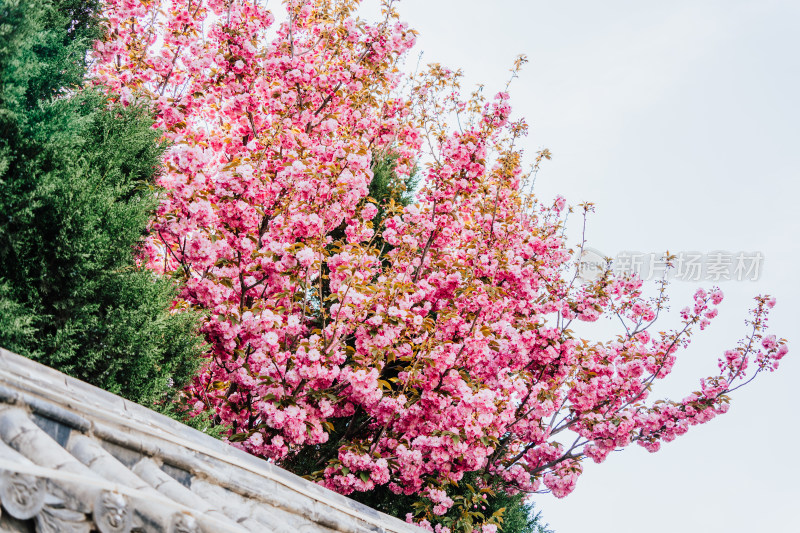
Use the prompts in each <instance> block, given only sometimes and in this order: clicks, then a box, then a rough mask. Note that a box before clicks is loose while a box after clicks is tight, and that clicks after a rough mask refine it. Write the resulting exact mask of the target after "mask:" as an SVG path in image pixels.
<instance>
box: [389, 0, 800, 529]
mask: <svg viewBox="0 0 800 533" xmlns="http://www.w3.org/2000/svg"><path fill="white" fill-rule="evenodd" d="M400 11H401V13H402V14H403V18H404V19H405V20H406V21H408V22H409V23H410V24H411V26H412V27H414V28H415V29H417V30H418V31H419V32H420V37H419V41H418V42H419V44H418V50H423V51H424V53H425V55H424V61H436V62H441V63H443V64H446V65H448V66H450V67H453V68H461V69H463V70H464V72H465V74H466V80H467V82H468V83H478V82H480V83H485V84H486V86H487V90H490V91H492V92H495V91H496V90H499V89H500V88H502V86H503V84H504V83H505V80H506V79H507V69H508V67H509V66H510V65H511V63H512V61H513V59H514V57H515V55H516V54H518V53H525V54H527V55H528V57H529V58H530V63H529V64H528V65H527V66H526V68H525V70H524V71H523V73H522V76H521V77H520V79H518V80H516V81H515V83H514V84H513V86H512V89H511V93H512V104H513V105H514V108H515V112H516V113H517V115H522V116H525V117H526V118H527V119H528V121H529V123H530V124H531V135H530V137H529V139H528V146H529V149H530V152H531V153H532V152H534V151H535V150H537V149H539V148H542V147H547V148H549V149H550V150H551V151H552V152H553V154H554V157H553V160H552V161H551V162H549V163H547V164H546V165H545V166H544V168H543V169H542V171H541V172H540V174H539V178H538V181H537V189H538V193H539V195H540V196H543V197H546V198H547V197H552V196H554V195H555V194H563V195H564V196H566V198H567V200H568V201H569V202H570V203H572V204H577V203H579V202H582V201H585V200H590V201H593V202H595V203H596V204H597V213H596V214H595V215H594V216H593V217H592V219H591V220H590V224H589V232H588V237H589V241H590V245H591V246H593V247H595V248H597V249H599V250H601V251H603V252H604V253H605V254H607V255H609V256H615V255H616V254H617V253H618V252H620V251H623V250H630V251H642V252H660V251H663V250H666V249H669V250H670V251H671V252H679V251H699V252H704V253H709V252H713V251H718V250H722V251H729V252H738V251H751V252H761V253H762V254H763V256H764V262H763V264H762V266H763V272H762V275H761V276H760V279H759V280H758V281H741V282H735V281H729V282H725V283H722V284H721V287H722V288H723V290H724V291H725V294H726V302H725V303H723V306H722V308H721V313H720V317H719V318H718V319H717V320H716V321H715V322H714V324H713V325H712V326H711V328H710V329H709V330H707V331H706V332H704V333H705V334H703V335H700V336H698V337H696V338H695V340H694V342H693V345H692V347H691V348H690V350H689V352H686V353H684V354H683V360H682V361H681V360H680V358H679V361H680V362H679V363H678V365H677V366H676V370H675V372H674V374H673V376H672V377H671V378H670V379H669V380H668V381H667V382H665V383H663V385H661V386H660V388H659V389H657V392H659V393H660V394H662V395H666V396H670V397H672V398H674V399H679V398H681V397H683V396H684V395H685V394H686V393H687V392H689V391H691V390H695V389H696V388H697V378H699V377H702V376H706V375H710V374H711V373H713V372H714V371H715V369H716V359H717V357H718V356H719V354H720V353H721V352H722V351H723V350H724V349H726V348H728V347H732V346H733V345H734V344H735V341H736V340H737V339H738V338H739V337H741V336H742V334H743V333H744V324H743V320H744V318H745V317H746V311H747V309H748V307H749V305H750V301H751V298H752V297H753V296H754V295H756V294H758V293H770V294H773V295H775V296H777V297H778V306H777V307H776V308H775V309H774V313H773V318H772V321H771V325H772V329H773V332H774V333H776V334H778V336H783V337H786V338H788V339H789V341H790V343H791V342H792V341H795V342H796V341H797V335H796V334H795V333H796V331H797V329H796V326H797V324H798V318H799V317H800V313H798V311H797V309H798V302H800V290H799V289H798V267H800V246H798V244H797V236H798V234H800V231H798V230H800V222H798V218H797V215H796V212H797V209H796V205H797V202H798V199H799V195H798V193H800V186H798V178H800V106H798V103H797V98H798V95H800V54H799V53H798V52H800V2H797V1H796V0H794V1H789V0H785V1H779V0H774V1H770V0H758V1H755V0H751V1H737V0H725V1H704V0H693V1H682V0H673V1H671V2H653V1H642V0H638V1H617V0H606V1H603V2H597V1H569V0H563V1H560V2H555V1H549V2H544V1H539V0H535V1H511V0H497V1H494V2H474V1H469V0H457V1H454V0H402V1H401V2H400ZM710 284H711V283H710V282H705V283H694V282H675V283H674V284H673V286H672V288H673V291H672V294H673V298H672V302H673V307H674V308H675V310H677V309H680V308H681V307H683V305H684V303H685V302H687V300H688V298H689V297H690V294H691V293H692V292H693V291H694V290H696V288H697V287H699V286H704V285H710ZM798 350H800V349H798V347H797V345H796V344H793V343H792V344H790V353H789V355H788V356H787V358H786V359H784V361H783V366H782V367H781V369H780V370H779V371H778V372H777V373H775V374H768V375H764V376H761V379H759V380H757V381H756V382H755V383H753V384H751V385H750V386H749V387H748V388H747V389H744V390H741V391H738V392H737V394H736V395H735V397H734V401H733V405H732V408H731V411H730V412H729V413H728V414H726V415H725V416H722V417H719V418H717V419H716V420H714V421H712V422H711V423H709V424H707V425H705V426H703V427H697V428H693V429H692V431H690V432H689V433H688V434H687V435H685V436H683V437H681V438H679V439H678V440H677V441H675V442H673V443H670V444H666V445H665V446H664V447H663V448H662V450H661V451H660V452H658V453H657V454H654V455H652V454H649V453H647V452H646V451H644V450H643V449H641V448H639V447H638V446H637V447H634V448H631V449H628V450H625V451H623V452H619V453H617V454H614V455H612V457H610V458H609V459H608V460H607V461H606V462H605V463H603V464H602V465H597V466H595V465H593V464H587V468H586V472H585V474H584V475H583V477H582V478H581V479H580V481H579V482H578V486H577V489H576V490H575V492H574V493H573V494H571V495H570V496H568V497H567V498H565V499H563V500H557V499H556V498H554V497H552V496H550V495H545V496H539V497H537V499H536V505H537V507H538V508H539V509H541V510H542V511H543V513H544V516H545V518H546V520H547V521H549V522H550V524H551V526H552V527H553V528H554V529H555V530H556V531H557V532H558V533H602V532H614V533H627V532H639V531H646V532H648V533H660V532H674V531H678V530H680V531H688V532H704V533H713V532H724V533H738V532H748V533H751V532H754V531H769V532H775V533H780V532H795V531H800V519H798V517H797V514H796V508H797V505H798V503H797V502H798V501H800V488H798V486H799V484H800V459H799V457H800V455H799V454H798V453H797V451H798V446H799V445H798V441H800V429H798V427H799V426H800V414H798V409H797V406H795V405H794V404H795V402H796V401H797V400H796V399H795V398H796V397H797V395H798V394H800V387H798V386H797V383H798V378H800V362H798V359H799V358H800V353H798Z"/></svg>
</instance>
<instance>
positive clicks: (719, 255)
mask: <svg viewBox="0 0 800 533" xmlns="http://www.w3.org/2000/svg"><path fill="white" fill-rule="evenodd" d="M763 267H764V254H763V253H761V252H742V251H740V252H727V251H714V252H705V253H704V252H677V253H673V254H671V258H670V261H667V258H666V256H665V255H664V253H663V252H659V253H653V252H636V251H630V250H626V251H622V252H619V253H617V255H616V257H610V256H608V255H606V254H604V253H603V252H601V251H599V250H597V249H595V248H589V247H586V248H584V249H583V252H582V253H581V254H580V258H579V264H578V277H579V278H580V279H582V280H584V281H595V280H597V279H598V278H600V276H602V275H603V273H604V272H605V271H606V269H608V268H611V271H612V272H613V273H614V275H615V276H617V277H623V276H630V275H633V274H635V275H638V276H639V278H641V279H642V280H643V281H647V280H654V279H664V278H666V279H668V280H677V281H712V282H720V281H756V280H758V279H759V276H761V272H762V270H763Z"/></svg>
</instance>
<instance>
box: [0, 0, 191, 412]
mask: <svg viewBox="0 0 800 533" xmlns="http://www.w3.org/2000/svg"><path fill="white" fill-rule="evenodd" d="M96 8H97V6H96V2H93V1H89V2H86V1H82V0H54V1H47V0H35V1H30V0H0V21H2V22H1V23H0V132H2V134H1V135H2V136H1V137H0V213H2V215H1V216H2V219H0V220H1V221H0V346H2V347H3V348H6V349H9V350H11V351H14V352H17V353H20V354H22V355H26V356H28V357H31V358H33V359H35V360H37V361H40V362H42V363H44V364H46V365H48V366H51V367H53V368H56V369H58V370H61V371H63V372H65V373H67V374H70V375H72V376H75V377H77V378H79V379H82V380H84V381H87V382H89V383H92V384H94V385H97V386H99V387H101V388H103V389H106V390H108V391H110V392H112V393H115V394H119V395H121V396H123V397H125V398H128V399H130V400H133V401H135V402H138V403H141V404H144V405H146V406H148V407H153V408H156V409H158V410H161V411H165V412H168V413H169V412H172V411H174V406H173V404H172V402H171V401H170V397H172V396H175V395H176V394H178V392H179V391H180V390H181V389H182V388H183V386H185V385H186V384H187V382H188V380H189V379H190V378H191V376H192V375H193V374H194V372H196V370H197V368H198V366H197V365H198V362H199V353H200V342H199V337H198V336H197V335H196V333H195V329H196V318H195V316H194V315H193V314H192V313H189V314H187V313H171V312H170V306H171V304H172V301H173V299H174V294H175V289H174V286H173V282H172V280H169V279H166V278H159V277H157V276H156V275H154V274H153V273H152V272H151V271H149V270H145V269H143V268H140V266H139V264H138V261H137V257H136V254H137V247H138V246H140V242H141V240H142V237H143V236H144V234H145V231H146V227H147V223H148V220H149V217H150V216H151V214H152V210H153V207H154V206H155V203H156V194H155V190H154V189H153V188H152V182H153V178H154V174H155V173H156V170H157V169H158V166H159V162H160V158H161V155H162V153H163V149H164V147H163V146H162V145H161V144H159V142H158V141H157V139H158V136H159V133H158V132H157V131H155V130H153V129H152V123H153V121H152V118H151V116H150V114H149V112H147V111H146V110H143V109H141V108H137V107H135V106H131V107H127V108H123V107H121V106H120V107H113V108H108V107H107V105H106V104H107V100H106V98H105V97H104V96H102V95H101V94H100V93H99V92H97V91H93V90H90V89H83V88H81V85H82V83H83V77H84V73H85V69H86V64H85V60H86V57H87V52H88V50H89V48H90V46H91V43H92V41H93V40H94V39H95V38H96V37H97V36H98V35H99V33H98V26H97V22H96V20H95V13H96Z"/></svg>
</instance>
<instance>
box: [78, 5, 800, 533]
mask: <svg viewBox="0 0 800 533" xmlns="http://www.w3.org/2000/svg"><path fill="white" fill-rule="evenodd" d="M262 4H263V3H261V2H253V1H243V0H192V1H191V2H189V1H188V0H147V1H145V0H142V1H139V0H107V2H106V8H105V11H104V15H105V16H106V18H107V20H108V26H107V28H108V32H107V34H106V38H105V39H104V40H102V41H100V42H98V43H97V44H96V46H95V54H94V58H95V67H94V70H93V74H94V80H95V81H96V82H97V83H98V84H103V85H105V86H107V87H109V88H110V94H111V95H112V96H113V97H116V98H119V99H120V100H121V101H122V102H124V103H130V102H149V103H150V105H152V108H153V110H154V113H155V115H156V123H157V127H159V128H161V130H162V131H163V132H164V138H165V140H167V141H168V142H169V143H170V146H171V147H170V149H169V150H168V152H167V153H166V155H165V158H164V173H163V175H162V176H161V178H160V185H161V186H162V187H163V189H164V192H163V193H162V198H161V203H160V206H159V208H158V212H157V214H156V216H155V219H154V220H153V222H152V226H151V234H150V237H149V238H148V241H147V245H146V249H145V254H146V260H147V264H148V265H149V267H150V268H152V269H153V270H154V271H155V272H158V273H163V274H169V275H174V276H178V277H179V278H181V279H182V280H183V282H184V283H183V286H182V287H183V288H182V292H181V294H180V301H179V302H177V307H181V306H184V307H185V306H191V307H193V308H198V309H202V310H204V311H205V312H206V317H207V318H206V320H205V322H204V324H203V333H204V335H205V338H206V340H207V342H208V346H209V351H208V360H207V364H206V365H205V367H204V368H203V370H202V372H201V373H200V374H199V375H198V376H197V378H196V380H195V382H194V385H193V387H192V389H191V391H189V392H190V394H191V395H192V396H193V397H194V398H195V399H196V407H197V409H198V410H210V411H212V412H213V413H214V415H215V416H216V417H217V419H218V420H219V421H220V423H221V424H224V425H225V426H226V427H227V428H229V439H230V440H231V441H232V442H235V443H236V445H237V446H240V447H242V448H244V449H245V450H247V451H249V452H251V453H254V454H256V455H260V456H264V457H268V458H270V459H273V460H275V461H278V462H281V461H287V460H289V459H291V458H292V457H293V456H294V454H296V453H297V452H299V451H300V450H303V449H304V448H305V447H308V446H317V445H322V444H325V443H328V441H329V440H330V439H335V440H333V441H332V442H333V443H334V444H336V446H335V447H334V448H333V452H332V453H331V455H330V457H323V458H322V459H323V462H322V466H323V469H322V470H321V472H322V473H321V474H320V475H319V478H318V479H319V481H320V482H321V483H323V484H324V485H325V486H328V487H330V488H332V489H334V490H337V491H339V492H342V493H345V494H348V493H350V492H352V491H365V490H370V489H372V488H374V487H375V486H377V485H385V484H388V486H389V487H390V488H391V490H393V491H395V492H397V493H401V492H402V493H406V494H414V493H419V494H424V495H426V496H427V497H428V498H429V499H430V500H431V502H432V505H433V512H434V513H435V514H437V515H440V514H443V513H445V512H446V511H447V509H448V508H449V507H450V506H451V505H452V503H453V502H452V500H450V498H448V497H447V495H446V494H445V493H444V492H443V491H442V487H443V486H445V485H446V484H447V483H449V482H457V481H459V480H460V479H461V478H462V476H463V475H464V474H465V473H467V472H481V473H482V475H484V476H485V477H486V479H489V478H491V480H492V481H495V482H496V481H500V482H502V483H504V484H505V485H506V486H507V488H508V490H511V491H529V492H533V491H538V490H550V491H552V492H553V494H555V495H556V496H559V497H561V496H565V495H566V494H568V493H569V492H570V491H571V490H572V489H573V488H574V486H575V483H576V480H577V478H578V477H579V476H580V474H581V472H582V468H581V460H582V459H583V458H585V457H590V458H592V459H593V460H595V461H597V462H600V461H603V460H604V459H605V458H606V457H607V456H608V454H609V453H610V452H611V451H613V450H616V449H619V448H624V447H626V446H628V445H629V444H631V443H633V442H637V443H638V444H640V445H642V446H645V447H646V448H647V449H649V450H651V451H655V450H657V449H658V447H659V446H660V443H661V442H665V441H670V440H672V439H674V438H675V437H676V436H678V435H681V434H683V433H685V432H686V431H687V429H688V427H689V426H691V425H694V424H699V423H703V422H706V421H708V420H710V419H711V418H713V417H714V416H716V415H717V414H720V413H724V412H725V410H726V409H727V405H728V403H727V402H728V396H727V395H728V393H729V392H731V391H732V390H734V389H735V388H737V387H738V386H741V384H743V383H745V382H746V381H747V380H749V379H752V378H753V377H754V376H755V374H757V373H758V372H759V371H761V370H764V369H767V370H774V369H775V368H777V365H778V361H779V360H780V358H781V357H783V356H784V355H785V354H786V351H787V348H786V342H785V341H784V340H783V339H777V338H776V337H775V336H771V335H770V336H764V334H763V330H764V327H765V325H766V315H767V311H768V309H769V308H771V307H772V305H774V300H772V299H769V298H759V299H758V305H757V307H756V309H755V311H754V315H753V319H752V321H751V325H752V326H753V327H752V331H751V332H750V333H749V335H748V336H747V337H746V338H745V339H744V341H742V342H741V343H740V345H739V346H738V347H736V348H734V349H733V350H730V351H728V352H726V353H725V356H724V357H723V358H722V359H721V360H720V374H719V375H717V376H712V377H710V378H707V379H705V380H704V381H703V382H702V383H701V390H699V391H697V392H694V393H692V394H690V395H689V396H687V398H686V399H684V400H682V401H680V402H670V401H666V402H665V401H654V402H651V401H650V399H649V391H650V388H651V384H652V383H653V381H654V380H656V379H663V378H664V377H666V376H667V375H668V374H669V373H670V371H671V369H672V367H673V365H674V363H675V358H676V356H677V354H678V353H679V351H680V350H682V349H684V348H686V346H687V345H688V342H689V338H690V335H691V334H692V333H693V332H694V330H695V328H699V329H701V330H702V329H705V328H706V327H707V326H708V325H709V324H710V323H711V321H712V320H713V319H714V318H715V317H716V316H717V307H716V306H717V305H718V304H720V302H721V301H722V293H721V292H720V291H719V290H718V289H714V290H712V291H711V292H708V293H707V292H705V291H698V293H697V294H696V295H695V298H694V304H693V306H691V307H687V308H686V309H684V310H683V311H682V313H681V317H682V325H681V327H679V328H678V329H676V330H672V331H665V332H659V333H655V332H654V330H653V328H651V326H652V325H653V324H654V323H655V322H656V320H657V319H658V317H659V313H660V312H661V311H663V309H664V302H665V300H664V298H663V297H660V298H656V299H647V298H644V297H643V296H642V292H641V282H640V281H638V280H636V279H628V278H625V279H620V278H615V277H614V276H613V275H611V273H607V275H604V276H601V277H600V278H599V279H598V280H596V281H594V282H591V283H585V284H580V283H577V282H576V276H575V274H576V271H575V269H576V265H575V264H574V263H573V261H571V259H570V258H571V257H572V253H571V250H570V249H569V247H568V245H567V243H565V241H564V237H563V234H564V233H563V223H564V217H565V213H566V206H565V201H564V199H563V198H558V199H556V201H555V202H554V203H553V204H552V205H550V206H547V205H545V204H542V203H539V202H537V201H536V199H535V198H534V197H533V196H531V195H527V194H523V193H522V190H523V187H524V185H525V184H526V183H528V182H529V178H530V175H529V174H528V173H526V172H525V171H524V170H523V161H522V153H521V151H520V149H519V148H518V147H517V146H518V143H515V141H517V140H518V138H519V137H521V136H523V135H524V134H525V132H526V130H527V128H526V126H525V124H524V122H523V121H512V120H511V118H510V113H511V108H510V105H509V98H508V95H507V94H506V93H500V94H499V95H497V97H496V98H494V99H493V100H491V101H488V102H486V101H483V99H482V96H481V95H480V93H476V94H475V95H473V97H471V98H469V99H466V100H464V99H462V98H461V96H460V93H459V92H458V75H457V74H456V73H453V72H451V71H449V70H447V69H445V68H443V67H441V66H438V65H433V66H431V68H430V69H429V70H428V71H427V72H425V73H423V74H422V75H419V76H417V77H415V78H413V79H411V80H410V81H409V85H408V87H406V86H401V84H400V82H401V77H400V74H399V72H400V70H399V68H398V64H399V62H400V61H401V60H402V58H403V57H404V56H405V54H406V52H407V51H408V50H409V49H410V48H411V47H412V45H413V44H414V32H413V31H411V30H409V29H408V28H407V27H406V26H405V25H404V24H402V23H400V22H399V21H398V20H397V18H396V13H395V12H394V11H393V8H392V7H391V4H388V5H387V10H386V12H385V18H384V19H383V20H381V21H379V22H377V23H374V24H370V23H366V22H364V21H362V20H359V19H358V18H357V17H356V15H355V13H354V11H352V9H355V6H356V5H357V3H353V5H352V6H351V7H352V9H351V8H342V9H341V10H335V11H331V10H328V9H324V4H323V3H321V2H311V1H300V0H292V1H290V2H288V3H287V9H288V17H287V21H286V22H284V23H283V24H281V25H280V26H279V27H278V28H272V25H273V22H274V17H273V15H272V14H271V13H270V12H269V11H267V10H266V8H265V7H264V6H263V5H262ZM343 5H346V6H349V5H350V4H343ZM404 87H405V88H404ZM114 95H116V96H114ZM453 117H456V118H458V121H457V122H458V124H459V125H460V127H459V128H458V129H457V131H453V129H452V128H451V127H450V126H449V124H448V120H449V119H452V118H453ZM387 154H392V155H393V156H395V157H396V158H397V165H396V167H395V171H396V172H397V173H398V174H399V175H400V177H401V178H402V177H403V176H404V175H407V174H408V173H410V172H411V169H413V168H415V167H419V168H422V169H423V170H422V171H421V172H422V175H423V178H424V179H423V186H422V187H421V190H419V191H418V193H417V196H416V198H417V201H416V203H415V204H414V205H410V206H408V207H405V208H402V207H400V206H392V205H386V206H384V207H385V209H386V211H385V212H386V218H385V219H384V220H383V221H382V222H381V223H380V224H378V223H377V222H376V221H375V217H376V214H377V212H378V208H377V206H376V205H375V202H374V201H373V200H372V199H369V198H367V191H368V185H369V183H370V180H371V179H372V171H371V170H370V165H371V163H372V161H373V158H374V157H380V156H386V155H387ZM542 157H545V156H544V155H543V154H540V159H541V158H542ZM537 164H538V162H537ZM587 209H588V208H585V209H584V211H586V210H587ZM600 317H612V318H614V319H615V320H616V321H618V322H619V323H621V324H622V325H623V330H624V331H621V332H620V335H619V337H617V338H616V339H613V340H611V341H607V342H604V341H602V340H599V341H596V340H590V339H581V338H578V337H577V336H576V335H575V334H574V332H573V330H572V329H571V327H572V325H573V322H574V321H575V320H579V321H595V320H598V319H599V318H600ZM753 367H754V368H755V370H753ZM748 373H749V374H748ZM337 428H339V429H337ZM341 428H344V429H341ZM567 431H569V433H566V432H567ZM566 435H571V437H570V438H569V439H565V437H566ZM542 485H543V486H544V487H545V489H542ZM492 527H493V526H490V525H487V526H486V527H485V528H484V531H485V533H493V531H492ZM440 529H441V528H440ZM444 529H446V528H444ZM441 533H446V532H445V531H444V530H442V532H441Z"/></svg>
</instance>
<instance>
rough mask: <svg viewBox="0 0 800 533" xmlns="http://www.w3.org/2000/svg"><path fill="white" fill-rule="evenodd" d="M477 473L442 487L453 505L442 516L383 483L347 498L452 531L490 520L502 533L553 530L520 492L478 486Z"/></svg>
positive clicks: (456, 532) (470, 528) (425, 500)
mask: <svg viewBox="0 0 800 533" xmlns="http://www.w3.org/2000/svg"><path fill="white" fill-rule="evenodd" d="M476 479H477V474H475V473H471V474H467V475H465V476H464V478H463V479H462V480H461V481H460V482H459V483H458V484H456V485H452V486H450V487H446V492H447V495H448V496H449V497H450V498H451V499H452V500H453V502H454V503H453V506H452V507H451V508H450V510H449V511H448V512H447V513H445V514H444V515H442V516H436V515H434V514H433V513H432V512H431V508H432V507H433V506H432V503H431V502H430V500H428V498H426V497H424V496H418V495H411V496H406V495H402V494H394V493H392V492H391V491H390V490H389V489H388V488H387V487H386V486H383V487H379V488H377V489H376V490H374V491H371V492H366V493H353V494H351V495H350V497H351V498H353V499H355V500H357V501H360V502H361V503H364V504H365V505H368V506H370V507H373V508H375V509H377V510H379V511H382V512H384V513H386V514H390V515H392V516H397V517H399V518H405V516H406V514H407V513H412V514H413V515H414V516H415V517H416V518H417V519H422V518H425V519H427V520H428V521H429V522H430V523H431V525H436V524H441V525H442V526H446V527H449V528H450V529H451V530H452V531H453V532H454V533H461V532H469V531H473V527H476V529H475V530H476V531H479V530H480V529H479V528H477V526H478V525H479V524H481V523H492V524H495V525H497V526H498V531H500V532H502V533H553V532H552V531H551V530H550V529H549V526H548V524H546V523H544V522H543V520H542V517H541V512H538V513H537V512H534V508H533V504H528V503H525V501H524V497H525V495H524V494H513V495H512V494H507V493H505V492H503V491H502V490H493V489H491V488H484V489H479V488H478V487H477V485H476V483H475V482H476Z"/></svg>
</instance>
